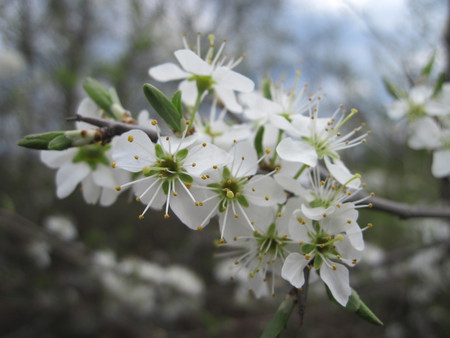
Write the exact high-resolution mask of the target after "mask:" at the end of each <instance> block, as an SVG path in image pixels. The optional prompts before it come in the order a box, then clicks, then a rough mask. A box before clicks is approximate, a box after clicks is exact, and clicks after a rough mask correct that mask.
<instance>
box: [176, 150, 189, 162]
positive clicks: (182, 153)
mask: <svg viewBox="0 0 450 338" xmlns="http://www.w3.org/2000/svg"><path fill="white" fill-rule="evenodd" d="M188 154H189V150H188V149H187V148H184V149H181V150H180V151H178V152H177V154H176V155H175V157H176V158H177V161H183V160H184V159H185V158H186V156H187V155H188Z"/></svg>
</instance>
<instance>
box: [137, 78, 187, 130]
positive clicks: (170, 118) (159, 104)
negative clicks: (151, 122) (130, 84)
mask: <svg viewBox="0 0 450 338" xmlns="http://www.w3.org/2000/svg"><path fill="white" fill-rule="evenodd" d="M143 89H144V94H145V97H146V98H147V100H148V102H149V103H150V104H151V106H152V107H153V109H155V111H156V112H157V113H158V114H159V116H161V118H162V119H163V120H164V121H165V122H166V123H167V124H168V125H169V127H170V128H171V129H172V130H174V131H181V117H180V113H179V111H178V109H177V108H176V107H175V105H174V104H173V103H172V102H171V101H170V100H169V99H168V98H167V97H166V96H165V95H164V94H163V93H162V92H161V91H160V90H159V89H158V88H156V87H154V86H152V85H151V84H148V83H146V84H144V88H143Z"/></svg>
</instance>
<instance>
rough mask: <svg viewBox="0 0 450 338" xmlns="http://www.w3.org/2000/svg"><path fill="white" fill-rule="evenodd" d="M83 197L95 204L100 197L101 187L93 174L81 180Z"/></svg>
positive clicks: (89, 202) (87, 201)
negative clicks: (95, 181)
mask: <svg viewBox="0 0 450 338" xmlns="http://www.w3.org/2000/svg"><path fill="white" fill-rule="evenodd" d="M81 186H82V188H83V189H82V192H83V197H84V200H85V201H86V203H88V204H95V203H97V201H98V198H99V197H100V190H101V188H100V187H99V186H98V185H97V184H95V183H94V180H93V178H92V175H87V176H86V178H85V179H84V180H83V181H81Z"/></svg>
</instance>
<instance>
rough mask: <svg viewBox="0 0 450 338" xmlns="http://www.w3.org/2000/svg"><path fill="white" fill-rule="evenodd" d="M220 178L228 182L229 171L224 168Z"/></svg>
mask: <svg viewBox="0 0 450 338" xmlns="http://www.w3.org/2000/svg"><path fill="white" fill-rule="evenodd" d="M222 177H223V179H224V180H229V179H230V177H231V171H230V169H228V167H224V168H223V170H222Z"/></svg>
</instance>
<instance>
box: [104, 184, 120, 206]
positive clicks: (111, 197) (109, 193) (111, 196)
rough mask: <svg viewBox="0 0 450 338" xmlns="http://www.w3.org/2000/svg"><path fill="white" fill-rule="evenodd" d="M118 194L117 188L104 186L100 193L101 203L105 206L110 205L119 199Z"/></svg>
mask: <svg viewBox="0 0 450 338" xmlns="http://www.w3.org/2000/svg"><path fill="white" fill-rule="evenodd" d="M118 196H119V194H118V193H117V191H116V190H115V189H108V188H103V189H102V193H101V195H100V205H101V206H103V207H109V206H110V205H112V204H113V203H114V202H115V201H116V200H117V197H118Z"/></svg>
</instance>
